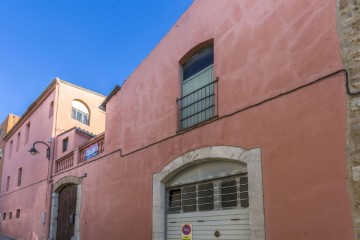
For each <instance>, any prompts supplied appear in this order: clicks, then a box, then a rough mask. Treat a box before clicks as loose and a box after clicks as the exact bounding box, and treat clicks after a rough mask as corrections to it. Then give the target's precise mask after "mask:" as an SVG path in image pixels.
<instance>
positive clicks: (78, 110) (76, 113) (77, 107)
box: [71, 100, 90, 125]
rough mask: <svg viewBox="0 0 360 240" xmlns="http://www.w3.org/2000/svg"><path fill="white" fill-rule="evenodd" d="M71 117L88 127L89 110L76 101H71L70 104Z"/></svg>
mask: <svg viewBox="0 0 360 240" xmlns="http://www.w3.org/2000/svg"><path fill="white" fill-rule="evenodd" d="M71 117H72V118H73V119H76V120H78V121H79V122H82V123H84V124H86V125H89V122H90V119H89V109H88V108H87V107H86V106H85V104H83V103H82V102H80V101H78V100H74V101H72V104H71Z"/></svg>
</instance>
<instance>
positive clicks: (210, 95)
mask: <svg viewBox="0 0 360 240" xmlns="http://www.w3.org/2000/svg"><path fill="white" fill-rule="evenodd" d="M217 82H218V80H215V81H212V82H210V83H208V84H206V85H204V86H202V87H200V88H198V89H196V90H194V91H193V92H190V93H188V94H186V95H184V96H182V97H181V98H179V99H177V101H176V102H177V105H178V113H179V130H184V129H186V128H189V127H192V126H194V125H196V124H198V123H201V122H203V121H206V120H208V119H210V118H212V117H214V116H215V115H216V101H217Z"/></svg>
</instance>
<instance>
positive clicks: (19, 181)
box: [17, 168, 22, 187]
mask: <svg viewBox="0 0 360 240" xmlns="http://www.w3.org/2000/svg"><path fill="white" fill-rule="evenodd" d="M21 178H22V168H19V170H18V181H17V186H18V187H19V186H21Z"/></svg>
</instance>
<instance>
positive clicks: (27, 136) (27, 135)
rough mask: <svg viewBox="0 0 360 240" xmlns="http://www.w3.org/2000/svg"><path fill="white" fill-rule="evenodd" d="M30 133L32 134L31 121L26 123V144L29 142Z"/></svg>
mask: <svg viewBox="0 0 360 240" xmlns="http://www.w3.org/2000/svg"><path fill="white" fill-rule="evenodd" d="M29 134H30V122H28V124H26V131H25V144H27V143H28V142H29Z"/></svg>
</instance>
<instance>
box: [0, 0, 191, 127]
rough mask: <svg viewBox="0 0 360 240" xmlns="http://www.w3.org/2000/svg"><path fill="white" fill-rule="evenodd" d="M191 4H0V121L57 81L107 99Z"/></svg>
mask: <svg viewBox="0 0 360 240" xmlns="http://www.w3.org/2000/svg"><path fill="white" fill-rule="evenodd" d="M191 3H192V0H151V1H144V0H0V86H1V92H0V102H1V105H0V122H2V121H3V120H4V119H5V117H6V116H7V114H8V113H14V114H16V115H20V116H21V115H22V114H23V113H24V112H25V110H26V109H27V107H28V106H29V105H30V104H31V103H32V102H33V101H34V100H35V99H36V98H37V96H39V94H40V93H41V92H42V91H43V90H44V89H45V88H46V86H47V85H48V84H49V83H50V82H51V81H52V80H53V79H54V78H55V77H59V78H61V79H63V80H66V81H68V82H71V83H74V84H77V85H80V86H83V87H85V88H88V89H91V90H93V91H96V92H99V93H101V94H103V95H107V94H109V93H110V91H111V90H112V89H113V87H114V86H115V85H116V84H118V85H121V84H122V83H123V81H124V80H125V79H126V78H127V77H128V76H129V75H130V74H131V73H132V72H133V71H134V70H135V69H136V67H137V66H138V65H139V64H140V63H141V61H142V60H143V59H144V58H145V57H146V56H147V55H148V54H149V53H150V52H151V50H152V49H153V48H154V47H155V46H156V45H157V44H158V43H159V41H160V40H161V39H162V38H163V37H164V35H165V34H166V33H167V32H168V31H169V30H170V29H171V27H172V25H174V23H175V22H176V21H177V19H179V17H180V16H181V15H182V14H183V13H184V12H185V10H186V9H187V8H188V7H189V6H190V5H191Z"/></svg>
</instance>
